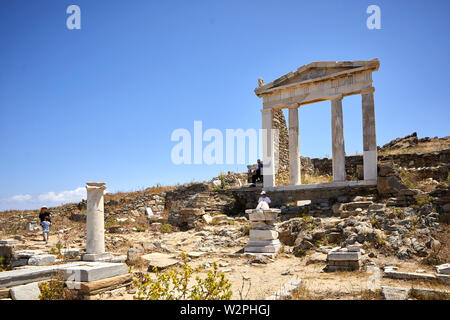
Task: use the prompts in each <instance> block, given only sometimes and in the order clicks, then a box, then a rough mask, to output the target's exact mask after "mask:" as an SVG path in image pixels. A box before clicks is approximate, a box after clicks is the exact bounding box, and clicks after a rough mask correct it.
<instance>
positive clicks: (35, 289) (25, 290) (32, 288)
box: [9, 282, 41, 300]
mask: <svg viewBox="0 0 450 320" xmlns="http://www.w3.org/2000/svg"><path fill="white" fill-rule="evenodd" d="M9 293H10V295H11V298H12V299H13V300H39V295H40V294H41V290H39V286H38V283H37V282H33V283H29V284H25V285H22V286H18V287H13V288H11V290H10V291H9Z"/></svg>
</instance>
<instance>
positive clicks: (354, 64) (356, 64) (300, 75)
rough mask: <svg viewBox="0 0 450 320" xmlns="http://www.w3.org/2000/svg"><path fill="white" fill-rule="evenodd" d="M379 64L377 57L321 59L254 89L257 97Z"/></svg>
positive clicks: (375, 68)
mask: <svg viewBox="0 0 450 320" xmlns="http://www.w3.org/2000/svg"><path fill="white" fill-rule="evenodd" d="M379 66H380V62H379V60H378V59H373V60H368V61H321V62H311V63H309V64H307V65H304V66H302V67H300V68H298V69H297V70H296V71H291V72H289V73H287V74H285V75H283V76H281V77H279V78H278V79H276V80H274V81H272V82H270V83H268V84H265V85H262V86H260V87H259V88H256V89H255V93H256V95H257V96H258V97H260V96H261V95H263V94H264V93H269V92H273V91H277V90H280V89H285V88H289V87H291V86H298V85H302V84H306V83H308V82H314V81H325V80H329V79H332V78H335V77H339V76H345V75H346V74H351V73H355V72H361V71H364V70H372V71H377V70H378V68H379Z"/></svg>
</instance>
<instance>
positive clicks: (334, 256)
mask: <svg viewBox="0 0 450 320" xmlns="http://www.w3.org/2000/svg"><path fill="white" fill-rule="evenodd" d="M360 258H361V253H360V252H351V251H348V252H338V251H333V252H330V253H328V256H327V260H328V261H339V260H345V261H357V260H359V259H360Z"/></svg>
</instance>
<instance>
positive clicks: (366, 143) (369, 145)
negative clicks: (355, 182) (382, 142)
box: [361, 87, 377, 180]
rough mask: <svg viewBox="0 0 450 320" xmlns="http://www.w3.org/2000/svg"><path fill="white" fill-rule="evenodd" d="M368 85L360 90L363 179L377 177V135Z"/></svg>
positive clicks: (372, 102) (371, 95) (370, 89)
mask: <svg viewBox="0 0 450 320" xmlns="http://www.w3.org/2000/svg"><path fill="white" fill-rule="evenodd" d="M374 91H375V88H373V87H369V88H365V89H363V90H362V91H361V97H362V123H363V151H364V154H363V159H364V180H376V179H377V137H376V132H375V104H374V98H373V92H374Z"/></svg>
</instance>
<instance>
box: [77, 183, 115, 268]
mask: <svg viewBox="0 0 450 320" xmlns="http://www.w3.org/2000/svg"><path fill="white" fill-rule="evenodd" d="M105 189H106V186H105V183H102V182H87V183H86V190H87V214H86V231H87V232H86V233H87V235H86V254H84V255H83V257H82V259H83V260H85V261H106V260H109V259H110V258H111V255H110V254H108V253H105V214H104V200H103V192H104V190H105Z"/></svg>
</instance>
